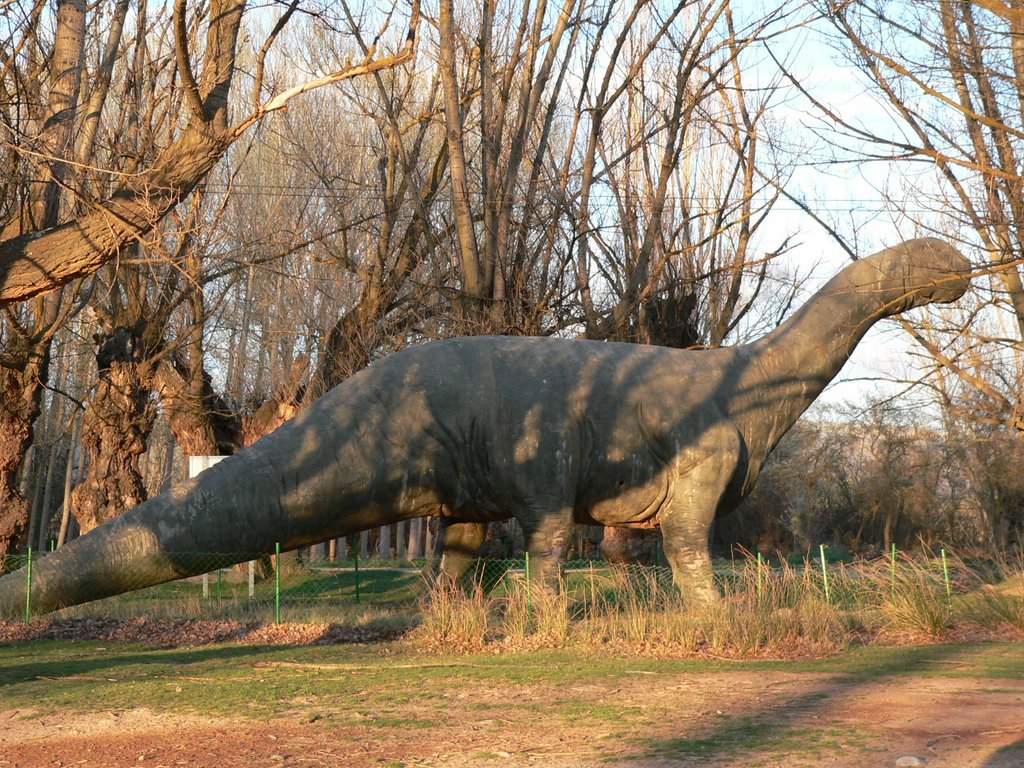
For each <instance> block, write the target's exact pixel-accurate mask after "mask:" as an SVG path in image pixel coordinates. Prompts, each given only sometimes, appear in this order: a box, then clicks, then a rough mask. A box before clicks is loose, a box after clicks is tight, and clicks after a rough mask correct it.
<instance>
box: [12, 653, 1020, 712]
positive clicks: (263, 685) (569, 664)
mask: <svg viewBox="0 0 1024 768" xmlns="http://www.w3.org/2000/svg"><path fill="white" fill-rule="evenodd" d="M737 669H740V670H746V671H758V670H764V671H780V672H797V673H814V674H824V675H828V676H829V677H831V678H834V679H836V680H837V681H845V682H865V681H869V680H875V679H880V678H883V677H892V678H898V677H900V676H905V675H915V676H922V675H923V676H927V677H936V678H959V677H975V678H987V679H992V680H994V681H998V680H999V679H1009V680H1018V679H1020V678H1021V676H1024V654H1022V653H1021V646H1020V645H1015V644H1012V643H992V644H968V645H934V646H924V647H900V648H883V647H866V648H858V649H854V650H851V651H847V652H845V653H843V654H841V655H839V656H836V657H833V658H829V659H827V660H809V661H800V662H794V661H756V662H728V661H702V660H696V659H630V658H618V657H614V656H609V655H601V654H581V653H580V652H579V651H577V650H573V649H559V650H547V651H537V652H529V653H514V654H507V655H501V656H496V655H494V654H480V655H467V656H425V655H422V654H420V653H418V652H417V651H415V650H414V649H411V648H409V647H408V646H403V645H394V644H392V645H388V646H385V647H381V646H310V647H296V648H283V647H273V648H271V647H249V646H232V645H223V646H209V647H204V648H198V649H188V650H185V649H172V650H157V649H150V648H144V647H139V646H131V645H121V644H114V643H111V644H99V643H94V642H88V643H75V642H56V641H47V642H34V643H17V644H11V645H4V646H0V693H2V697H3V699H2V700H3V702H4V708H5V709H26V710H35V711H42V712H45V711H57V710H64V711H66V710H81V711H90V710H92V709H94V708H96V707H97V706H99V707H100V708H102V709H118V708H129V707H134V706H138V705H139V704H140V702H141V703H145V705H146V706H149V707H151V708H153V709H156V710H167V711H175V712H181V711H194V712H198V713H204V714H211V715H241V716H245V717H251V718H257V719H262V718H270V717H274V716H276V715H278V714H280V713H281V712H283V711H295V712H297V713H299V714H300V715H301V714H302V713H307V714H309V715H312V714H316V713H318V712H319V713H321V714H322V713H323V712H336V711H341V712H349V711H363V712H365V711H367V709H376V715H377V716H379V718H381V721H382V722H383V721H386V719H387V718H389V717H394V716H395V715H394V714H393V713H390V714H389V709H392V710H393V709H396V708H399V707H401V706H402V705H404V704H405V703H407V702H409V701H417V702H422V701H428V700H430V699H438V700H441V699H444V698H446V697H447V695H448V694H451V692H452V690H453V689H465V690H484V689H486V688H488V687H489V686H492V685H498V686H537V685H549V686H555V687H557V688H559V689H562V690H568V689H572V688H573V687H577V686H585V685H587V684H589V683H594V682H597V681H601V682H607V681H609V680H614V679H616V678H627V677H628V678H630V679H635V676H636V675H638V674H642V675H651V676H652V677H653V676H658V675H671V674H679V673H692V674H705V673H715V672H724V671H731V670H737ZM179 688H180V689H181V690H178V689H179ZM98 702H102V703H99V704H98ZM542 706H543V707H544V708H545V709H548V710H550V711H551V713H552V714H557V715H558V716H562V717H570V716H575V715H581V716H590V717H596V718H598V719H601V720H606V719H607V720H611V719H615V718H625V719H629V718H630V717H631V716H634V715H636V714H637V710H636V702H632V701H622V702H614V701H613V702H602V703H600V704H597V703H595V702H593V701H591V700H590V699H589V698H588V697H587V696H586V695H585V693H583V692H581V693H579V695H578V696H576V697H575V698H573V697H570V698H568V699H562V700H560V701H557V702H556V701H552V702H551V703H550V705H544V704H543V703H542ZM438 716H439V717H441V716H443V712H442V711H441V710H440V709H439V711H438ZM403 722H405V721H403ZM417 722H418V721H417ZM419 725H420V726H422V725H425V723H419Z"/></svg>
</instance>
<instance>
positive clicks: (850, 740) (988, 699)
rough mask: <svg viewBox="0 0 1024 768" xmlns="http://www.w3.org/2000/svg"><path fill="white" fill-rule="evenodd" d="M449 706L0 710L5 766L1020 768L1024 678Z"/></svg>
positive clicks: (796, 678) (718, 683) (538, 693)
mask: <svg viewBox="0 0 1024 768" xmlns="http://www.w3.org/2000/svg"><path fill="white" fill-rule="evenodd" d="M444 698H445V701H444V702H443V703H442V704H441V706H442V707H443V708H444V710H445V712H446V715H445V717H444V718H443V719H442V721H441V724H440V725H438V724H437V720H438V712H437V708H438V703H437V702H436V701H435V702H421V701H418V700H417V699H416V698H415V697H402V699H401V702H400V703H397V704H396V705H395V706H380V705H378V706H377V708H376V709H373V708H368V709H367V710H365V711H361V712H331V711H319V710H317V711H316V712H315V713H314V714H312V715H311V714H310V712H311V711H312V710H311V709H310V707H309V706H302V703H301V702H300V703H297V706H296V708H295V710H294V711H295V713H296V714H295V716H285V717H282V718H281V719H279V720H277V721H274V722H270V723H266V722H253V721H251V720H243V719H223V718H204V717H194V716H189V717H184V716H179V715H168V714H165V713H154V712H151V711H149V710H147V709H145V708H139V709H132V710H127V711H98V712H97V713H95V714H90V715H46V716H34V715H33V713H30V712H16V711H10V710H3V709H0V768H15V767H16V768H36V767H37V766H38V767H39V768H42V766H48V767H59V766H84V767H85V768H120V767H121V766H129V765H130V766H168V767H170V766H190V767H192V768H235V767H236V766H237V767H238V768H241V767H242V766H244V767H245V768H262V767H263V766H269V767H273V768H277V767H278V766H280V767H289V768H300V767H302V768H307V767H309V768H311V767H313V766H343V767H344V768H364V767H369V766H390V767H391V768H399V767H400V766H406V767H409V768H411V766H436V767H437V768H466V767H467V766H494V767H495V768H519V767H520V766H545V767H550V768H583V766H593V765H595V764H597V763H598V762H599V761H600V762H601V763H602V764H604V765H607V766H613V767H615V768H636V767H637V766H651V767H652V768H669V767H670V766H671V767H673V768H675V767H677V766H698V765H700V766H733V765H738V764H740V763H742V765H744V766H787V768H789V767H793V768H800V767H802V766H808V767H809V766H837V767H840V768H846V767H849V768H862V767H863V766H894V765H895V764H896V760H897V758H899V757H901V756H916V757H918V758H921V759H923V760H925V761H926V762H925V763H924V764H926V765H927V766H929V767H930V768H939V767H942V766H947V767H948V768H971V767H975V766H977V767H981V766H984V768H1020V767H1021V766H1024V680H1006V679H1001V680H991V681H989V680H979V679H976V678H972V679H958V678H936V677H915V676H900V677H894V678H887V679H882V680H878V679H872V680H871V681H870V682H851V681H849V680H846V681H839V680H837V679H836V678H834V677H833V676H831V675H823V674H791V673H785V672H768V673H752V672H749V671H739V672H716V673H707V674H675V673H668V674H662V673H650V672H640V671H638V672H637V673H636V674H635V675H629V676H628V677H626V678H618V679H617V680H615V681H612V682H609V683H608V684H604V683H597V684H590V685H586V686H575V687H567V688H556V687H553V686H546V685H512V684H502V683H497V684H495V686H493V687H489V688H488V689H486V690H480V689H479V687H477V688H476V689H475V690H474V689H470V688H469V687H466V686H462V685H460V682H459V681H458V680H457V679H456V680H454V681H453V685H452V687H451V688H450V690H448V692H447V693H446V694H445V696H444ZM623 702H628V703H629V704H628V706H626V707H625V708H624V707H623ZM0 707H2V704H0ZM612 713H614V716H612ZM418 723H428V725H418Z"/></svg>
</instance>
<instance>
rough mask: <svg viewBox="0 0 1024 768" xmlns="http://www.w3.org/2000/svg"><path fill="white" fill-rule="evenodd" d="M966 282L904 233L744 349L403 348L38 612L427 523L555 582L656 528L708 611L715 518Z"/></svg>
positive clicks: (136, 530) (143, 518) (139, 510)
mask: <svg viewBox="0 0 1024 768" xmlns="http://www.w3.org/2000/svg"><path fill="white" fill-rule="evenodd" d="M969 270H970V265H969V263H968V262H967V261H966V260H965V259H964V258H963V257H962V256H961V255H960V254H959V253H958V252H957V251H956V250H955V249H954V248H952V247H951V246H949V245H947V244H946V243H943V242H941V241H939V240H935V239H919V240H911V241H908V242H906V243H903V244H901V245H898V246H896V247H894V248H890V249H886V250H884V251H881V252H879V253H876V254H874V255H873V256H870V257H868V258H865V259H861V260H859V261H857V262H854V263H853V264H851V265H850V266H848V267H847V268H846V269H844V270H843V271H842V272H841V273H840V274H839V275H837V276H836V277H835V278H833V279H832V280H831V281H830V282H829V283H828V284H827V285H825V286H824V287H823V288H822V289H821V290H820V291H819V292H818V293H817V294H815V295H814V296H813V297H812V298H811V299H810V301H808V302H807V304H805V305H804V306H803V307H801V308H800V310H798V311H797V312H796V313H795V314H794V315H793V316H792V317H790V318H789V319H788V320H787V321H785V322H784V323H783V324H782V325H780V326H779V327H778V328H777V329H776V330H775V331H773V332H772V333H770V334H768V335H767V336H765V337H764V338H762V339H760V340H758V341H755V342H753V343H750V344H745V345H741V346H736V347H727V348H719V349H711V350H701V351H694V350H676V349H666V348H660V347H651V346H645V345H639V344H621V343H602V342H593V341H582V340H564V339H551V338H511V337H474V338H459V339H452V340H449V341H440V342H434V343H431V344H425V345H422V346H418V347H413V348H409V349H407V350H404V351H402V352H399V353H397V354H395V355H392V356H390V357H388V358H385V359H384V360H381V361H379V362H377V363H375V364H374V365H372V366H370V367H369V368H367V369H366V370H364V371H362V372H361V373H359V374H357V375H356V376H353V377H352V378H351V379H349V380H348V381H346V382H345V383H343V384H342V385H340V386H338V387H336V388H335V389H334V390H332V391H331V392H329V393H327V394H326V395H325V396H324V397H322V398H321V399H320V400H318V401H317V402H316V403H315V404H314V405H313V406H312V407H310V408H309V409H308V410H307V411H306V412H305V413H303V414H301V415H300V416H298V417H297V418H295V419H294V420H292V421H291V422H289V423H287V424H285V425H284V426H282V427H281V428H280V429H278V430H277V431H275V432H273V433H272V434H270V435H268V436H267V437H265V438H263V439H262V440H260V441H259V442H257V443H256V444H254V445H253V446H251V447H250V448H248V449H246V450H244V451H242V452H241V453H239V454H237V455H236V456H232V457H229V458H227V459H225V460H224V461H222V462H220V463H219V464H217V465H216V466H214V467H212V468H211V469H209V470H207V471H206V472H203V473H202V474H200V475H199V476H198V477H196V478H194V479H192V480H190V481H187V482H184V483H181V484H179V485H177V486H175V487H174V488H173V489H171V490H170V491H168V492H166V493H164V494H161V495H160V496H157V497H155V498H153V499H151V500H149V501H147V502H145V503H144V504H141V505H139V506H138V507H136V508H135V509H133V510H130V511H128V512H126V513H125V514H124V515H122V516H121V517H119V518H117V519H115V520H113V521H111V522H109V523H106V524H104V525H102V526H100V527H99V528H97V529H96V530H95V531H93V532H91V533H89V534H88V535H86V536H83V537H82V538H81V539H78V540H76V541H74V542H72V543H71V544H70V545H68V546H66V547H64V548H62V549H61V550H59V551H58V552H56V553H54V554H52V555H50V556H48V557H46V558H44V559H42V560H40V561H39V563H38V564H37V566H36V569H35V573H34V574H33V579H34V587H33V595H32V605H33V608H34V609H35V610H38V611H40V612H43V611H50V610H54V609H57V608H60V607H64V606H68V605H74V604H78V603H82V602H86V601H89V600H95V599H98V598H102V597H106V596H109V595H114V594H119V593H121V592H126V591H130V590H134V589H139V588H142V587H145V586H149V585H152V584H156V583H160V582H164V581H169V580H172V579H178V578H181V577H183V576H188V575H193V574H195V573H199V572H201V571H198V570H196V567H197V566H196V559H195V557H194V553H197V552H250V553H251V552H259V551H264V552H265V551H271V550H272V549H273V547H274V544H275V542H280V543H281V546H282V548H283V549H293V548H296V547H299V546H302V545H306V544H312V543H315V542H319V541H324V540H327V539H331V538H338V537H341V536H345V535H348V534H351V533H354V532H356V531H360V530H364V529H368V528H372V527H376V526H380V525H384V524H388V523H392V522H395V521H397V520H402V519H410V518H414V517H418V516H423V515H428V514H436V513H440V514H442V515H444V516H446V517H447V518H450V519H451V520H452V521H456V522H458V523H485V522H488V521H494V520H503V519H508V518H510V517H514V518H515V519H516V520H517V521H518V522H519V523H520V525H521V526H522V528H523V531H524V534H525V538H526V543H527V549H528V551H529V553H530V557H531V564H533V567H532V569H531V573H532V575H533V576H534V577H535V578H538V579H540V580H542V581H544V582H547V583H549V584H552V585H556V584H557V580H558V571H559V565H560V563H561V561H562V560H563V559H564V556H565V553H566V551H567V548H568V545H569V542H570V540H571V535H572V526H573V523H574V522H582V523H592V524H601V525H607V526H636V527H654V526H658V527H660V528H661V529H662V532H663V536H664V546H665V553H666V556H667V559H668V560H669V564H670V565H671V567H672V571H673V577H674V581H675V583H676V585H677V586H678V587H679V588H680V589H681V590H682V592H683V593H684V595H685V597H686V598H687V599H688V600H692V601H696V602H707V601H711V600H715V599H717V598H718V594H717V591H716V590H715V587H714V584H713V580H712V572H711V567H710V560H709V558H708V552H707V537H708V531H709V528H710V526H711V522H712V520H713V519H714V517H715V516H716V515H722V514H726V513H728V512H729V511H731V510H732V509H734V508H735V507H736V505H737V504H738V503H739V502H740V500H741V499H742V498H743V497H744V496H745V495H746V494H747V493H749V491H750V490H751V488H752V487H753V484H754V482H755V481H756V479H757V476H758V473H759V472H760V470H761V467H762V466H763V464H764V461H765V459H766V458H767V457H768V454H769V453H770V452H771V451H772V449H773V448H774V447H775V445H776V444H777V443H778V441H779V439H780V438H781V437H782V435H783V434H785V432H786V431H787V430H788V429H789V428H790V426H792V424H793V423H794V422H795V421H796V419H797V418H798V417H799V416H800V414H801V413H803V412H804V410H806V408H807V407H808V406H809V405H810V404H811V403H812V402H813V401H814V399H815V398H816V397H817V395H818V394H819V393H820V392H821V391H822V389H823V388H824V387H825V385H826V384H827V383H828V382H829V381H831V380H832V378H833V377H834V376H835V375H836V374H837V373H838V372H839V370H840V368H841V367H842V365H843V363H844V362H845V361H846V360H847V359H848V357H849V355H850V353H851V352H852V350H853V348H854V347H855V346H856V344H857V343H858V342H859V341H860V339H861V338H862V337H863V335H864V333H865V332H866V331H867V330H868V328H870V327H871V325H873V324H874V323H875V322H876V321H878V320H879V319H881V318H883V317H887V316H890V315H893V314H897V313H899V312H902V311H905V310H907V309H910V308H912V307H917V306H922V305H925V304H929V303H932V302H949V301H954V300H956V299H957V298H959V297H960V296H961V295H962V294H963V293H964V291H965V290H966V289H967V285H968V281H967V273H968V272H969ZM448 530H452V527H449V529H448ZM458 530H459V529H458V527H457V526H455V532H456V533H457V532H458ZM463 530H464V531H467V532H468V533H467V537H466V538H467V540H466V541H464V542H463V544H464V548H465V550H466V551H467V552H469V551H471V550H472V548H473V544H474V541H473V536H472V535H471V531H469V529H463ZM446 538H447V534H446ZM183 555H187V556H183ZM24 590H25V584H24V580H23V579H22V578H21V577H20V576H16V575H9V576H6V577H4V578H3V579H0V615H2V616H13V615H17V614H18V613H19V611H23V610H24V605H25V592H24Z"/></svg>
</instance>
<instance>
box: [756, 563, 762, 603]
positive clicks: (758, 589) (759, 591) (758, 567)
mask: <svg viewBox="0 0 1024 768" xmlns="http://www.w3.org/2000/svg"><path fill="white" fill-rule="evenodd" d="M757 599H758V601H759V602H760V600H761V553H760V552H758V553H757Z"/></svg>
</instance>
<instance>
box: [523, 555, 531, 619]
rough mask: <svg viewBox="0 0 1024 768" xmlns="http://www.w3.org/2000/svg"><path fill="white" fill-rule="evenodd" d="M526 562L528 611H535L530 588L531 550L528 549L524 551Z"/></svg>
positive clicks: (524, 568) (524, 569) (524, 565)
mask: <svg viewBox="0 0 1024 768" xmlns="http://www.w3.org/2000/svg"><path fill="white" fill-rule="evenodd" d="M523 556H524V558H525V562H524V564H523V571H524V572H525V573H526V612H527V613H533V600H532V592H533V591H532V589H531V588H530V552H529V550H527V551H526V552H524V553H523Z"/></svg>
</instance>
